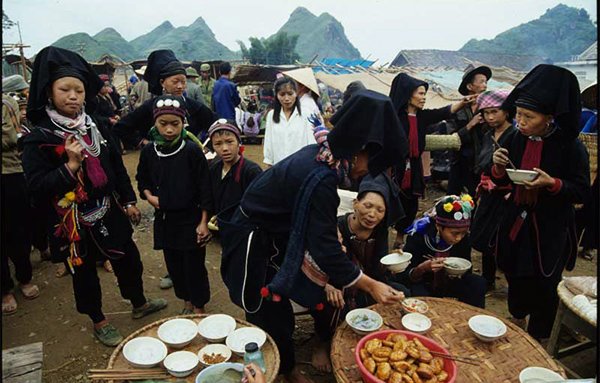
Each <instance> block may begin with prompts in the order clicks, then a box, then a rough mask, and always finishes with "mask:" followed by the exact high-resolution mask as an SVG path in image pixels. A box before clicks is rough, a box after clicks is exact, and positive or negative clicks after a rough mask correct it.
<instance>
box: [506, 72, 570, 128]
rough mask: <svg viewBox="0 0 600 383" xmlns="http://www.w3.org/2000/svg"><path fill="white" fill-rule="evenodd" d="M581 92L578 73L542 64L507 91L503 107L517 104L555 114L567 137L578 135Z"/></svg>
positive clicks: (555, 119) (536, 110)
mask: <svg viewBox="0 0 600 383" xmlns="http://www.w3.org/2000/svg"><path fill="white" fill-rule="evenodd" d="M580 93H581V92H580V91H579V82H578V81H577V77H576V76H575V75H574V74H573V73H572V72H571V71H569V70H567V69H564V68H560V67H557V66H554V65H547V64H541V65H538V66H536V67H535V68H533V69H532V70H531V72H529V73H528V74H527V75H526V76H525V77H524V78H523V79H522V80H521V81H520V82H519V83H518V84H517V86H516V87H515V88H514V89H513V91H512V92H510V94H509V95H508V97H507V98H506V100H504V103H503V104H502V108H503V109H505V110H507V108H512V107H515V106H520V107H522V108H526V109H529V110H533V111H535V112H539V113H543V114H549V115H553V116H554V121H555V123H556V124H557V125H558V126H559V127H560V128H561V129H562V130H563V131H564V132H565V134H566V135H567V136H568V137H571V138H575V137H577V136H578V135H579V119H580V117H581V94H580Z"/></svg>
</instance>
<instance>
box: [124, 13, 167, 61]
mask: <svg viewBox="0 0 600 383" xmlns="http://www.w3.org/2000/svg"><path fill="white" fill-rule="evenodd" d="M174 29H175V27H174V26H173V24H171V23H170V22H169V21H165V22H164V23H162V24H161V25H159V26H158V27H156V28H154V29H153V30H151V31H150V32H148V33H146V34H145V35H141V36H139V37H136V38H135V39H133V40H131V41H130V44H131V46H132V47H133V48H134V49H135V50H136V52H138V53H139V55H138V58H139V57H142V56H145V57H148V54H150V52H151V51H152V50H151V48H150V47H151V46H152V44H153V43H154V42H155V41H156V40H158V39H159V38H160V37H162V36H164V35H166V34H167V33H169V32H171V31H172V30H174ZM143 52H148V54H145V55H144V53H143Z"/></svg>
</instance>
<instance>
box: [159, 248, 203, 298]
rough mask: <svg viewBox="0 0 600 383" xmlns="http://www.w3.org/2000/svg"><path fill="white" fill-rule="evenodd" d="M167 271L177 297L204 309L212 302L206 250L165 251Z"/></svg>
mask: <svg viewBox="0 0 600 383" xmlns="http://www.w3.org/2000/svg"><path fill="white" fill-rule="evenodd" d="M163 252H164V254H165V263H166V264H167V271H168V272H169V276H170V277H171V280H172V281H173V289H174V290H175V296H176V297H177V298H179V299H182V300H184V301H190V302H192V304H193V305H194V306H195V307H198V308H203V307H204V305H206V304H207V303H208V301H209V300H210V285H209V282H208V273H207V271H206V266H205V265H204V260H205V259H206V248H205V247H198V249H195V250H174V249H164V250H163Z"/></svg>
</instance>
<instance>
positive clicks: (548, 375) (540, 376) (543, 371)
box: [519, 367, 565, 383]
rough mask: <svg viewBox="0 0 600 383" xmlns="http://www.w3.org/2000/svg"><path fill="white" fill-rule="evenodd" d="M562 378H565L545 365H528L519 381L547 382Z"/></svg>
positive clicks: (528, 382)
mask: <svg viewBox="0 0 600 383" xmlns="http://www.w3.org/2000/svg"><path fill="white" fill-rule="evenodd" d="M562 380H565V378H563V377H562V376H560V375H559V374H557V373H556V372H554V371H552V370H548V369H547V368H544V367H527V368H526V369H524V370H523V371H521V373H520V374H519V383H546V382H555V381H562Z"/></svg>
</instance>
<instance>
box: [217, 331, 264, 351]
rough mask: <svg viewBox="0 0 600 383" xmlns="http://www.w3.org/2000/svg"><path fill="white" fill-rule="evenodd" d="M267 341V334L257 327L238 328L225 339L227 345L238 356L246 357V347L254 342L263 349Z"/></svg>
mask: <svg viewBox="0 0 600 383" xmlns="http://www.w3.org/2000/svg"><path fill="white" fill-rule="evenodd" d="M266 340H267V334H266V333H265V332H264V331H263V330H261V329H259V328H256V327H242V328H238V329H237V330H235V331H234V332H232V333H231V334H229V336H228V337H227V339H225V344H226V345H227V347H229V349H230V350H231V351H233V352H234V353H235V354H236V355H239V356H244V354H245V353H246V345H247V344H248V343H250V342H254V343H256V344H257V345H258V348H261V347H262V345H263V344H264V343H265V341H266Z"/></svg>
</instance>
